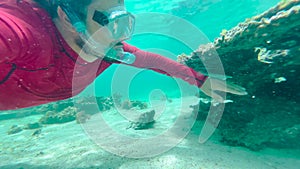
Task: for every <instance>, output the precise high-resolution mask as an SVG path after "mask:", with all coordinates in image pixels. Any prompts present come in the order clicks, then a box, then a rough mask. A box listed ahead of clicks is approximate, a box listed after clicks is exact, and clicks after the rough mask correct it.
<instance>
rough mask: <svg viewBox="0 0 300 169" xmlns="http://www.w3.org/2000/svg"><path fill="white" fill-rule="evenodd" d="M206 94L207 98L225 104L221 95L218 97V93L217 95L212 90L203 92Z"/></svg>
mask: <svg viewBox="0 0 300 169" xmlns="http://www.w3.org/2000/svg"><path fill="white" fill-rule="evenodd" d="M202 92H203V93H204V94H206V95H207V96H209V97H211V98H213V99H214V100H216V101H217V102H220V103H223V102H224V98H223V97H222V96H220V95H218V94H217V93H215V92H214V91H212V90H203V91H202Z"/></svg>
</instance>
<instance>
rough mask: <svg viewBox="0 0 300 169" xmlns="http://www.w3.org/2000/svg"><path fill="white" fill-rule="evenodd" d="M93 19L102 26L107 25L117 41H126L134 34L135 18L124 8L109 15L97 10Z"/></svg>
mask: <svg viewBox="0 0 300 169" xmlns="http://www.w3.org/2000/svg"><path fill="white" fill-rule="evenodd" d="M92 19H93V20H94V21H95V22H97V23H98V24H100V25H101V26H105V27H107V29H108V30H109V31H110V33H111V37H112V39H114V40H115V41H118V42H120V41H124V40H126V39H129V38H130V37H131V36H132V34H133V29H134V24H135V18H134V16H133V15H132V14H131V13H128V12H126V11H124V10H120V11H118V10H117V11H114V12H112V13H110V14H109V15H106V14H105V13H102V12H100V11H97V10H96V11H95V12H94V15H93V18H92Z"/></svg>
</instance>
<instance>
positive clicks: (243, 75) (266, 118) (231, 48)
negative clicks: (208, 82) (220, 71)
mask: <svg viewBox="0 0 300 169" xmlns="http://www.w3.org/2000/svg"><path fill="white" fill-rule="evenodd" d="M299 10H300V1H299V0H293V1H282V2H281V3H279V4H278V5H277V6H275V7H274V8H271V9H270V10H268V11H266V12H264V13H263V14H261V15H258V16H255V17H253V18H250V19H247V20H246V21H245V22H243V23H240V24H238V25H237V26H236V27H234V28H232V29H231V30H223V31H222V32H221V36H220V37H219V38H216V39H215V40H214V42H213V43H209V44H205V45H201V46H200V47H199V48H198V49H197V50H196V51H194V52H193V53H191V54H190V55H185V54H183V55H181V56H179V57H178V61H179V62H181V63H184V64H186V65H188V66H189V67H192V68H194V69H195V70H197V71H201V72H203V73H209V72H213V70H214V69H215V68H216V67H217V66H220V65H218V64H217V62H216V64H215V65H214V64H213V63H215V62H214V60H213V59H215V58H216V57H213V56H218V58H220V60H221V62H222V64H223V67H224V71H225V73H226V77H227V78H228V77H232V79H229V81H231V82H234V83H236V84H239V85H241V86H243V87H245V88H246V89H247V91H248V93H249V95H247V96H234V95H227V97H229V99H231V100H234V103H231V104H227V105H226V108H225V112H224V115H223V119H222V121H221V125H220V127H219V128H220V131H221V133H222V136H223V138H222V141H224V142H225V143H228V144H230V145H236V146H246V147H248V148H250V149H253V150H259V149H262V148H264V147H266V146H268V147H285V148H295V147H297V148H300V143H299V142H298V141H297V140H300V129H299V125H300V103H299V98H300V92H299V90H300V88H299V86H300V75H299V68H300V66H299V65H300V11H299ZM207 63H210V64H207ZM223 78H224V77H223Z"/></svg>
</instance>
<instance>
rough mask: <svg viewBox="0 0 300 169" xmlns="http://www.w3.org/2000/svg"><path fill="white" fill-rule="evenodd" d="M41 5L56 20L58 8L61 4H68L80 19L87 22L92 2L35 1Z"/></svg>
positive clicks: (68, 0)
mask: <svg viewBox="0 0 300 169" xmlns="http://www.w3.org/2000/svg"><path fill="white" fill-rule="evenodd" d="M34 1H35V2H37V3H38V4H39V5H41V6H42V7H43V8H44V9H45V10H47V12H48V13H49V14H50V15H51V17H52V18H56V17H57V16H58V15H57V8H58V4H59V3H61V2H62V3H68V4H69V6H70V7H71V8H72V9H73V10H74V11H75V12H76V13H77V15H78V17H79V18H80V19H81V20H82V21H85V20H86V15H87V6H88V5H89V4H90V3H91V2H92V0H34Z"/></svg>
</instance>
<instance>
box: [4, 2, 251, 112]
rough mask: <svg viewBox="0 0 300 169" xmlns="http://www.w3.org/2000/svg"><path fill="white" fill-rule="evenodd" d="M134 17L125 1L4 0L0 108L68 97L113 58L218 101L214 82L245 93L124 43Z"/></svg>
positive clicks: (5, 108) (222, 87) (78, 91)
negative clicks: (182, 83)
mask: <svg viewBox="0 0 300 169" xmlns="http://www.w3.org/2000/svg"><path fill="white" fill-rule="evenodd" d="M134 21H135V20H134V16H133V15H132V14H131V13H129V12H127V11H126V10H125V7H124V0H1V2H0V110H10V109H19V108H25V107H30V106H36V105H40V104H45V103H49V102H53V101H58V100H63V99H67V98H70V97H72V96H73V95H74V94H75V95H76V94H79V93H80V92H81V91H83V90H84V89H85V88H86V87H87V86H88V85H89V84H91V83H92V82H93V81H94V80H95V73H96V75H97V76H98V75H100V74H101V73H102V72H103V71H104V70H105V69H107V68H108V67H109V66H110V65H112V64H113V63H116V64H127V65H131V66H134V67H138V68H146V69H151V70H154V71H156V72H159V73H162V74H166V75H168V76H172V77H176V78H181V79H183V80H185V81H186V82H188V83H190V84H192V85H196V86H198V87H199V88H200V89H201V90H202V91H203V92H204V93H205V94H207V95H209V96H211V97H213V98H214V99H217V100H221V99H222V98H220V96H219V95H217V94H216V93H215V92H214V91H212V89H211V85H210V84H211V83H216V84H217V85H216V88H215V89H216V90H220V91H224V92H230V93H233V94H238V95H244V94H246V92H245V91H244V89H243V88H231V87H226V85H225V83H224V82H223V81H221V80H217V79H213V78H208V77H207V76H205V75H202V74H200V73H198V72H196V71H194V70H193V69H191V68H189V67H187V66H185V65H182V64H180V63H177V62H176V61H173V60H171V59H168V58H165V57H163V56H160V55H158V54H153V53H149V52H145V51H142V50H139V49H138V48H136V47H133V46H130V45H129V44H126V43H124V41H125V40H127V39H128V38H130V36H131V35H132V33H133V27H134ZM91 35H93V36H91ZM75 67H76V72H74V68H75ZM95 67H96V70H97V72H93V71H92V70H95V69H93V68H95ZM73 78H76V79H77V80H76V84H74V83H73V81H72V79H73Z"/></svg>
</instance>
